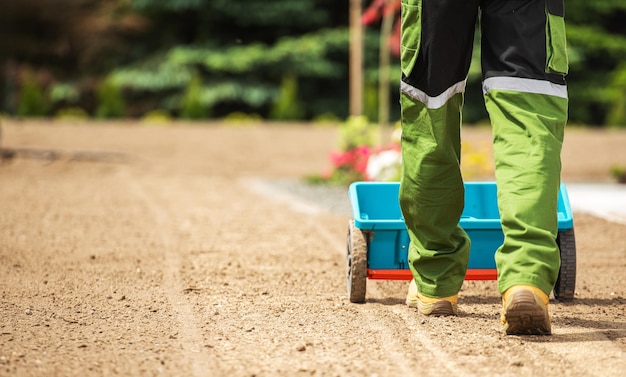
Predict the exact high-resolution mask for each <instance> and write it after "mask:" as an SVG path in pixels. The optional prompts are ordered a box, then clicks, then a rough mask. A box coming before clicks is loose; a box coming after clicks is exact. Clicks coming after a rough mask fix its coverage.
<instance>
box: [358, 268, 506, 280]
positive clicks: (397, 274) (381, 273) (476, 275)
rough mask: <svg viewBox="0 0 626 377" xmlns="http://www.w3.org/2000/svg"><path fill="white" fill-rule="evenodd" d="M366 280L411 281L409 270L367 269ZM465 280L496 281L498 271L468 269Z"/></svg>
mask: <svg viewBox="0 0 626 377" xmlns="http://www.w3.org/2000/svg"><path fill="white" fill-rule="evenodd" d="M367 278H368V279H371V280H411V279H413V275H412V274H411V270H372V269H369V268H368V269H367ZM465 280H498V271H497V270H496V269H495V268H493V269H469V270H467V273H466V274H465Z"/></svg>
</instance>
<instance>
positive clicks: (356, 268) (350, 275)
mask: <svg viewBox="0 0 626 377" xmlns="http://www.w3.org/2000/svg"><path fill="white" fill-rule="evenodd" d="M346 256H347V281H346V283H347V288H348V297H349V298H350V302H355V303H362V302H365V290H366V285H367V233H365V232H364V231H362V230H361V229H358V228H357V227H356V226H355V225H354V220H350V222H349V224H348V247H347V254H346Z"/></svg>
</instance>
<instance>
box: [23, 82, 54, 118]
mask: <svg viewBox="0 0 626 377" xmlns="http://www.w3.org/2000/svg"><path fill="white" fill-rule="evenodd" d="M48 111H50V105H49V104H48V101H47V99H46V96H45V94H44V91H43V88H42V87H41V86H40V85H39V83H38V82H37V80H36V79H35V77H33V75H32V74H30V73H28V74H26V75H25V77H24V80H23V81H22V88H21V91H20V96H19V100H18V105H17V115H18V116H21V117H29V116H45V115H47V114H48Z"/></svg>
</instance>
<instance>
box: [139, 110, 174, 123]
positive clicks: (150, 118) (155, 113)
mask: <svg viewBox="0 0 626 377" xmlns="http://www.w3.org/2000/svg"><path fill="white" fill-rule="evenodd" d="M141 121H142V122H144V123H149V124H159V125H165V124H167V123H170V122H171V121H172V116H171V115H170V113H168V112H167V111H165V110H159V109H157V110H152V111H149V112H147V113H145V114H144V115H143V117H141Z"/></svg>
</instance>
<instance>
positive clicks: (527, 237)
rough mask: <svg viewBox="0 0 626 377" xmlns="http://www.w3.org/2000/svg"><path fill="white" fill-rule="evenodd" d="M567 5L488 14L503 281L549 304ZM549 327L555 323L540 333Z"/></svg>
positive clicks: (533, 4) (522, 5) (526, 5)
mask: <svg viewBox="0 0 626 377" xmlns="http://www.w3.org/2000/svg"><path fill="white" fill-rule="evenodd" d="M562 5H563V0H506V1H505V0H485V1H483V7H482V13H481V26H482V65H483V80H484V81H483V91H484V95H485V105H486V107H487V110H488V112H489V115H490V118H491V122H492V126H493V135H494V159H495V164H496V182H497V187H498V205H499V209H500V216H501V219H502V230H503V232H504V243H503V245H502V246H501V247H500V248H499V249H498V251H497V252H496V265H497V268H498V287H499V290H500V292H501V293H502V294H503V295H504V296H505V297H506V293H507V291H508V290H509V289H510V288H511V287H514V286H519V285H522V286H531V287H536V288H538V290H537V291H538V292H539V291H540V292H543V294H539V295H540V296H541V297H542V298H541V301H542V302H544V303H545V306H546V308H547V297H548V296H549V294H550V292H551V291H552V289H553V287H554V284H555V282H556V279H557V275H558V270H559V266H560V256H559V249H558V246H557V244H556V235H557V231H558V229H557V226H558V221H557V217H556V214H557V199H558V191H559V185H560V174H561V158H560V154H561V146H562V143H563V134H564V128H565V124H566V122H567V104H568V100H567V88H566V85H565V75H566V73H567V56H566V51H565V34H564V23H563V17H562V16H563V14H562V12H563V6H562ZM546 314H547V309H546ZM503 320H504V319H503ZM531 325H532V324H531ZM531 325H529V326H531ZM531 327H532V326H531ZM531 330H533V329H531ZM534 330H537V329H534ZM546 330H547V332H548V333H549V322H548V328H547V329H545V328H544V329H542V330H541V331H537V332H539V333H541V332H542V331H543V332H546Z"/></svg>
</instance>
